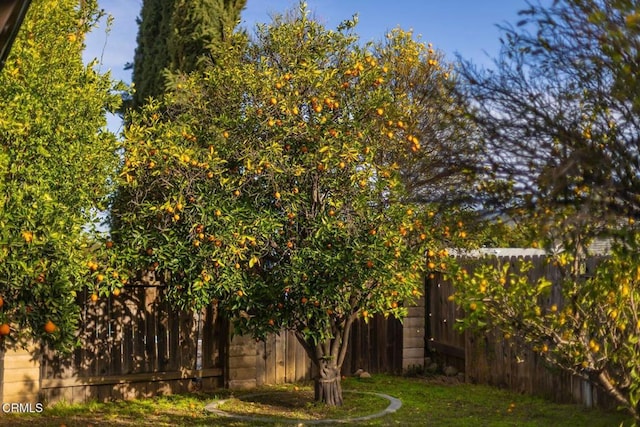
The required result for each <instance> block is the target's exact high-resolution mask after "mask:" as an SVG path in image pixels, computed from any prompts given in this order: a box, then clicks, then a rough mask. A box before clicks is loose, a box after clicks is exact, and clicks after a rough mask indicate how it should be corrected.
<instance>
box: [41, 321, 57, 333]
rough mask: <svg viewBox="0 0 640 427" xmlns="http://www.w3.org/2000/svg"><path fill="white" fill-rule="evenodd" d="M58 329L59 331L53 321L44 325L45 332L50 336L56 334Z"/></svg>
mask: <svg viewBox="0 0 640 427" xmlns="http://www.w3.org/2000/svg"><path fill="white" fill-rule="evenodd" d="M56 329H57V326H56V324H55V323H53V322H52V321H51V320H49V321H47V323H45V324H44V331H45V332H46V333H48V334H52V333H54V332H55V330H56Z"/></svg>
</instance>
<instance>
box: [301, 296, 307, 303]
mask: <svg viewBox="0 0 640 427" xmlns="http://www.w3.org/2000/svg"><path fill="white" fill-rule="evenodd" d="M307 301H309V300H308V299H307V297H302V298H300V302H301V303H303V304H306V303H307Z"/></svg>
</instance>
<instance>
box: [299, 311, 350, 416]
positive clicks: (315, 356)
mask: <svg viewBox="0 0 640 427" xmlns="http://www.w3.org/2000/svg"><path fill="white" fill-rule="evenodd" d="M356 317H357V312H353V313H352V314H351V315H349V316H348V317H347V318H346V319H341V320H340V321H335V319H332V321H331V330H330V331H329V332H330V335H331V336H332V337H331V338H328V339H326V340H325V341H323V342H316V341H315V340H313V339H311V338H308V337H307V336H306V335H305V334H304V332H303V331H302V330H296V331H295V334H296V338H297V339H298V342H300V344H302V346H303V347H304V350H305V351H306V352H307V354H308V355H309V358H310V359H311V362H312V363H313V364H314V365H315V367H316V368H318V374H317V376H316V377H315V378H314V383H315V384H314V385H315V387H314V391H315V395H314V399H315V401H316V402H321V403H325V404H327V405H329V406H341V405H342V402H343V400H342V385H341V384H340V380H341V376H340V375H341V373H340V371H341V368H342V364H343V363H344V359H345V357H346V354H347V348H348V345H349V333H350V331H351V325H352V324H353V322H354V320H355V319H356ZM327 335H329V334H327Z"/></svg>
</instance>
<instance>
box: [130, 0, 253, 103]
mask: <svg viewBox="0 0 640 427" xmlns="http://www.w3.org/2000/svg"><path fill="white" fill-rule="evenodd" d="M245 4H246V0H198V1H185V0H144V1H143V2H142V9H141V11H140V18H139V19H138V25H139V29H138V39H137V42H138V46H137V48H136V53H135V58H134V62H133V64H132V68H133V83H134V89H135V91H134V95H133V101H134V105H135V106H138V107H139V106H141V105H142V104H143V103H144V102H145V101H146V100H147V98H149V97H158V96H160V95H162V94H163V93H164V92H165V87H166V76H165V73H167V72H169V73H175V72H186V73H188V72H191V71H193V70H194V69H196V68H197V67H198V66H199V64H201V63H202V60H203V59H213V58H214V57H215V52H216V51H217V50H218V49H219V46H220V45H222V44H223V42H224V41H225V40H226V39H228V38H229V37H230V35H231V33H232V32H233V29H234V28H235V26H236V25H237V23H238V21H239V19H240V12H241V11H242V9H243V8H244V6H245Z"/></svg>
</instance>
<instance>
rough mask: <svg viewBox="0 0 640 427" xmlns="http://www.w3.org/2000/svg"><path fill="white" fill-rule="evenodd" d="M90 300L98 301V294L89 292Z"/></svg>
mask: <svg viewBox="0 0 640 427" xmlns="http://www.w3.org/2000/svg"><path fill="white" fill-rule="evenodd" d="M91 301H93V302H96V301H98V294H91Z"/></svg>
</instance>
